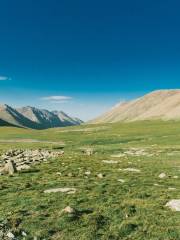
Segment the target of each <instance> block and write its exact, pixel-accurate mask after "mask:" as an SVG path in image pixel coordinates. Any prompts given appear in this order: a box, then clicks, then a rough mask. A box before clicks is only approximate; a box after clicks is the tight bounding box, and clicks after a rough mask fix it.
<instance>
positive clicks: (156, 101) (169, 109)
mask: <svg viewBox="0 0 180 240" xmlns="http://www.w3.org/2000/svg"><path fill="white" fill-rule="evenodd" d="M140 120H180V90H158V91H153V92H151V93H149V94H146V95H145V96H143V97H140V98H137V99H135V100H132V101H126V102H121V103H119V104H117V105H116V106H114V107H113V108H112V109H111V110H110V111H108V112H106V113H105V114H103V115H102V116H100V117H97V118H96V119H94V120H92V121H91V122H90V123H113V122H132V121H140Z"/></svg>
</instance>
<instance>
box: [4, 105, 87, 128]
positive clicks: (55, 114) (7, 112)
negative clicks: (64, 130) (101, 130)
mask: <svg viewBox="0 0 180 240" xmlns="http://www.w3.org/2000/svg"><path fill="white" fill-rule="evenodd" d="M81 123H83V121H81V120H80V119H78V118H72V117H70V116H68V115H67V114H66V113H64V112H63V111H52V112H51V111H48V110H45V109H38V108H35V107H30V106H27V107H22V108H12V107H10V106H8V105H6V104H4V105H0V126H16V127H24V128H32V129H47V128H54V127H66V126H74V125H80V124H81Z"/></svg>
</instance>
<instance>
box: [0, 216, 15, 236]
mask: <svg viewBox="0 0 180 240" xmlns="http://www.w3.org/2000/svg"><path fill="white" fill-rule="evenodd" d="M0 239H2V240H10V239H11V240H12V239H14V240H15V239H17V238H15V236H14V234H13V233H12V232H11V230H10V228H9V224H8V221H6V220H3V221H0Z"/></svg>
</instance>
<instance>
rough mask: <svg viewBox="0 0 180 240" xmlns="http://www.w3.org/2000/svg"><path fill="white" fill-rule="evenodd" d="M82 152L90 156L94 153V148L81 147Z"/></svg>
mask: <svg viewBox="0 0 180 240" xmlns="http://www.w3.org/2000/svg"><path fill="white" fill-rule="evenodd" d="M82 152H83V153H84V154H85V155H87V156H91V155H93V154H94V150H93V149H92V148H84V149H82Z"/></svg>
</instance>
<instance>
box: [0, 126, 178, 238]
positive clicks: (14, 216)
mask: <svg viewBox="0 0 180 240" xmlns="http://www.w3.org/2000/svg"><path fill="white" fill-rule="evenodd" d="M12 139H14V140H17V139H21V140H23V139H35V140H39V141H42V142H37V143H23V142H18V143H8V142H6V141H7V140H12ZM0 141H1V142H0V151H1V152H3V151H6V150H7V149H9V148H25V149H26V148H32V149H36V148H47V149H58V148H61V146H62V142H63V143H64V151H65V155H64V156H63V157H60V158H58V159H52V160H50V161H49V162H48V163H43V164H40V165H36V166H35V167H33V168H32V169H31V170H30V171H26V172H21V173H17V174H15V175H14V176H13V177H9V176H0V216H1V218H2V219H8V221H9V223H10V225H11V227H12V228H13V230H14V232H15V233H17V234H19V233H20V232H21V231H22V230H24V231H25V232H27V234H28V237H26V239H33V237H34V236H37V237H38V239H58V240H59V239H63V240H76V239H77V240H79V239H80V240H109V239H110V240H111V239H113V240H116V239H118V240H122V239H123V240H171V239H172V240H175V239H177V240H178V239H180V213H179V212H172V211H171V210H169V209H168V208H166V207H165V204H166V203H167V202H168V201H169V200H171V199H180V191H179V190H180V189H179V187H180V180H179V179H180V122H160V121H155V122H148V121H147V122H136V123H123V124H105V125H82V126H78V127H69V128H62V129H60V128H57V129H49V130H43V131H37V130H35V131H34V130H25V129H17V128H8V127H7V128H4V127H3V128H0ZM3 141H4V142H3ZM43 141H48V142H52V143H44V142H43ZM53 142H54V143H53ZM58 142H61V143H59V144H58ZM82 147H92V148H93V149H94V150H95V154H93V155H92V156H85V155H83V154H82V152H81V150H80V148H82ZM133 147H135V148H140V149H145V151H146V152H148V153H149V154H153V155H152V156H127V157H122V158H113V157H112V156H111V155H112V154H118V153H123V152H124V151H127V150H129V149H131V148H133ZM102 160H118V161H119V162H118V163H117V164H105V163H102ZM129 167H131V168H137V169H140V170H141V172H140V173H133V172H125V171H120V170H119V169H124V168H129ZM87 170H89V171H91V175H90V176H88V178H86V176H85V174H84V173H85V172H86V171H87ZM57 172H61V176H59V175H57V174H56V173H57ZM162 172H165V173H167V175H168V176H169V177H168V178H166V179H159V178H158V175H159V174H160V173H162ZM99 173H102V174H104V178H102V179H99V178H97V174H99ZM173 176H179V179H174V178H173ZM118 179H124V180H125V183H120V182H118V181H117V180H118ZM154 184H159V186H156V185H154ZM56 187H75V188H77V192H76V193H75V194H71V195H67V194H64V193H54V194H44V192H43V191H44V190H46V189H49V188H56ZM169 187H173V188H176V189H175V190H174V191H170V190H169V189H168V188H169ZM66 206H71V207H73V208H75V209H76V213H75V214H70V215H69V214H65V213H62V209H64V208H65V207H66ZM19 239H21V237H19ZM22 239H23V238H22Z"/></svg>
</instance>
